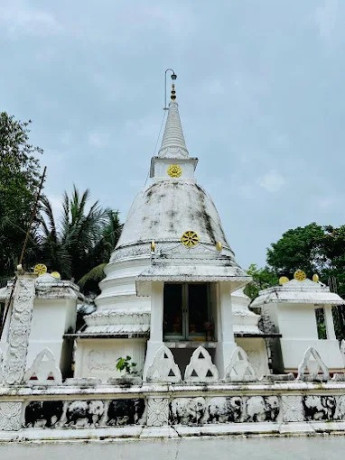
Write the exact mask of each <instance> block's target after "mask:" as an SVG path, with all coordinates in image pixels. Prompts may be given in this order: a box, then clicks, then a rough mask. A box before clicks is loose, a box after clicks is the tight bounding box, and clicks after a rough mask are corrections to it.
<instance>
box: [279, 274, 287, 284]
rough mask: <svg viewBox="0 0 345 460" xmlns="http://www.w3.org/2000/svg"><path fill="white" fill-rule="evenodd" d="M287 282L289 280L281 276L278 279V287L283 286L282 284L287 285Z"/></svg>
mask: <svg viewBox="0 0 345 460" xmlns="http://www.w3.org/2000/svg"><path fill="white" fill-rule="evenodd" d="M288 281H289V278H288V277H287V276H281V277H280V278H279V284H280V285H283V284H285V283H287V282H288Z"/></svg>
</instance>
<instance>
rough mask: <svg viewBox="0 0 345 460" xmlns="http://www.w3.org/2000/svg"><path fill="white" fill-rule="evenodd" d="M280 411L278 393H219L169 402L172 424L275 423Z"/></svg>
mask: <svg viewBox="0 0 345 460" xmlns="http://www.w3.org/2000/svg"><path fill="white" fill-rule="evenodd" d="M279 412H280V402H279V398H278V397H277V396H250V397H241V396H219V397H214V398H202V397H196V398H176V399H174V400H172V401H171V403H170V417H169V419H170V424H172V425H180V424H181V425H201V424H204V423H231V422H234V423H240V422H275V421H277V419H278V416H279Z"/></svg>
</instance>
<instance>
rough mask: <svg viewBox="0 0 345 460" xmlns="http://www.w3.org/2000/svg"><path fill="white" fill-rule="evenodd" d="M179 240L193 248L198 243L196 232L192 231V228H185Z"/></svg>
mask: <svg viewBox="0 0 345 460" xmlns="http://www.w3.org/2000/svg"><path fill="white" fill-rule="evenodd" d="M181 241H182V244H184V245H185V246H186V247H187V248H193V247H194V246H196V245H197V244H198V243H199V237H198V234H197V233H195V232H193V230H187V231H186V232H184V234H183V235H182V236H181Z"/></svg>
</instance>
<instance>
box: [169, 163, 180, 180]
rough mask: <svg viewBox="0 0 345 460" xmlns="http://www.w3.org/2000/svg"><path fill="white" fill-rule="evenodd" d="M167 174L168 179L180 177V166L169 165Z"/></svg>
mask: <svg viewBox="0 0 345 460" xmlns="http://www.w3.org/2000/svg"><path fill="white" fill-rule="evenodd" d="M167 173H168V175H169V176H170V177H180V176H181V174H182V168H181V166H180V165H170V166H169V168H168V169H167Z"/></svg>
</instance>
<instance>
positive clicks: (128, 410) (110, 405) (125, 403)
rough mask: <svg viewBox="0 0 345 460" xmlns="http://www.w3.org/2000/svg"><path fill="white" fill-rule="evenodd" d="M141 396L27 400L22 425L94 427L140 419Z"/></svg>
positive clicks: (30, 426)
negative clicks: (138, 397) (74, 399)
mask: <svg viewBox="0 0 345 460" xmlns="http://www.w3.org/2000/svg"><path fill="white" fill-rule="evenodd" d="M144 413H145V400H144V399H114V400H110V401H101V400H89V401H85V400H76V401H31V402H29V403H28V404H27V406H26V408H25V412H24V424H23V425H24V427H26V428H58V427H66V428H97V427H106V426H125V425H139V424H143V423H144Z"/></svg>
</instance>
